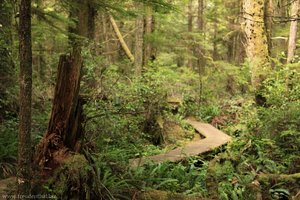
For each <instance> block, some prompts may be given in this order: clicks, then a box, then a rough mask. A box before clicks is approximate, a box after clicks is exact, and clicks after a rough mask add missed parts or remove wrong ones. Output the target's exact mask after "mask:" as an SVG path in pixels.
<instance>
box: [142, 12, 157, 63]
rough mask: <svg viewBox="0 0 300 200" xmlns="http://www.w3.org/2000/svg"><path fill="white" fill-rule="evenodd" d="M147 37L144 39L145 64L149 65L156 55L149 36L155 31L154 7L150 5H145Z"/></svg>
mask: <svg viewBox="0 0 300 200" xmlns="http://www.w3.org/2000/svg"><path fill="white" fill-rule="evenodd" d="M145 13H146V16H145V31H144V32H145V34H144V36H145V38H146V40H145V41H144V65H147V64H148V62H149V61H152V60H153V59H154V57H155V55H154V52H153V47H152V45H151V43H150V41H149V40H147V39H148V38H149V36H150V35H151V33H153V32H154V26H153V24H154V16H153V9H152V7H150V6H145Z"/></svg>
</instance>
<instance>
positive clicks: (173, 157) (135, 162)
mask: <svg viewBox="0 0 300 200" xmlns="http://www.w3.org/2000/svg"><path fill="white" fill-rule="evenodd" d="M186 122H187V123H188V124H190V125H191V126H192V127H193V128H194V129H195V130H196V131H197V132H198V133H199V134H201V135H203V136H204V137H205V138H204V139H200V140H196V141H191V142H189V143H187V144H186V145H184V146H183V147H177V148H175V149H174V150H171V151H169V152H167V153H163V154H159V155H154V156H148V157H143V158H136V159H130V160H129V165H130V166H131V167H133V168H134V167H138V166H141V165H144V164H145V163H147V162H149V161H151V162H154V163H162V162H165V161H171V162H176V161H180V160H182V159H184V158H186V157H190V156H197V155H200V154H202V153H205V152H208V151H212V150H214V149H215V148H218V147H220V146H222V145H224V144H226V143H228V142H230V141H231V137H230V136H228V135H227V134H225V133H223V132H222V131H220V130H218V129H216V128H215V127H214V126H212V125H210V124H207V123H202V122H199V121H196V120H194V119H187V120H186Z"/></svg>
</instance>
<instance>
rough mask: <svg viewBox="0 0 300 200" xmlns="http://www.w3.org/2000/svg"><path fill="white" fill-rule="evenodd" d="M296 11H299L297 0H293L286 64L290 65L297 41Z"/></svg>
mask: <svg viewBox="0 0 300 200" xmlns="http://www.w3.org/2000/svg"><path fill="white" fill-rule="evenodd" d="M298 11H299V0H295V1H293V3H292V11H291V26H290V35H289V44H288V55H287V63H291V62H292V61H293V59H294V56H295V50H296V41H297V24H298V22H297V19H298Z"/></svg>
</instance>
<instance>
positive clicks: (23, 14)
mask: <svg viewBox="0 0 300 200" xmlns="http://www.w3.org/2000/svg"><path fill="white" fill-rule="evenodd" d="M19 13H20V26H19V45H20V46H19V48H20V114H19V120H20V122H19V145H18V175H17V176H18V194H19V195H29V194H30V192H31V191H30V190H31V99H32V49H31V1H30V0H21V3H20V11H19Z"/></svg>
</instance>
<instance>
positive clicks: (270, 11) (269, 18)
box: [264, 0, 274, 55]
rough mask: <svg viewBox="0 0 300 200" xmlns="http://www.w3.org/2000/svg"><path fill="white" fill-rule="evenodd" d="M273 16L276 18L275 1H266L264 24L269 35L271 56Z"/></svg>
mask: <svg viewBox="0 0 300 200" xmlns="http://www.w3.org/2000/svg"><path fill="white" fill-rule="evenodd" d="M273 16H274V5H273V0H265V11H264V22H265V29H266V34H267V41H268V50H269V55H271V49H272V35H273Z"/></svg>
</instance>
